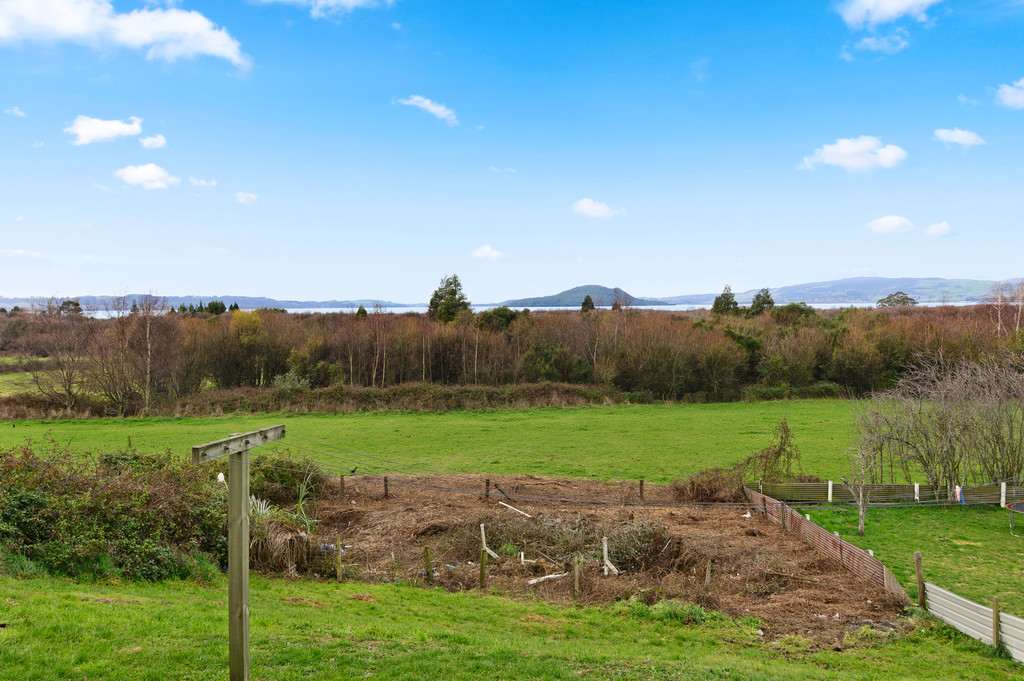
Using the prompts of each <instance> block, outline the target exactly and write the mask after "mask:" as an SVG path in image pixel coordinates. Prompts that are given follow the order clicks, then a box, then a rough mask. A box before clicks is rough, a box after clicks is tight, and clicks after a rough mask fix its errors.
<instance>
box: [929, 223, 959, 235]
mask: <svg viewBox="0 0 1024 681" xmlns="http://www.w3.org/2000/svg"><path fill="white" fill-rule="evenodd" d="M925 231H926V232H928V236H945V235H947V234H949V233H950V232H952V231H953V228H952V227H950V226H949V223H948V222H936V223H935V224H934V225H929V226H928V229H926V230H925Z"/></svg>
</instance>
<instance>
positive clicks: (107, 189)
mask: <svg viewBox="0 0 1024 681" xmlns="http://www.w3.org/2000/svg"><path fill="white" fill-rule="evenodd" d="M92 186H93V189H99V190H100V191H101V192H106V193H108V194H116V193H117V192H115V191H114V190H113V189H111V188H110V187H104V186H103V185H102V184H100V183H99V182H93V183H92Z"/></svg>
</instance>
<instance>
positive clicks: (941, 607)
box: [924, 582, 1024, 662]
mask: <svg viewBox="0 0 1024 681" xmlns="http://www.w3.org/2000/svg"><path fill="white" fill-rule="evenodd" d="M924 589H925V597H926V598H927V599H928V612H930V613H931V614H933V615H935V616H936V617H938V618H939V619H940V620H942V621H943V622H945V623H946V624H948V625H950V626H951V627H953V628H954V629H958V630H960V631H962V632H963V633H965V634H967V635H968V636H970V637H971V638H976V639H978V640H979V641H981V642H983V643H987V644H989V645H992V608H988V607H985V606H984V605H981V604H979V603H975V602H974V601H972V600H968V599H966V598H964V597H963V596H959V595H957V594H955V593H953V592H952V591H949V590H947V589H943V588H942V587H940V586H935V585H934V584H932V583H931V582H925V583H924ZM999 639H1000V641H1001V642H1002V644H1003V645H1004V646H1006V649H1007V650H1008V651H1009V652H1010V655H1012V656H1013V659H1015V660H1017V661H1018V662H1024V619H1021V618H1020V617H1016V616H1014V615H1009V614H1007V613H1005V612H1000V613H999Z"/></svg>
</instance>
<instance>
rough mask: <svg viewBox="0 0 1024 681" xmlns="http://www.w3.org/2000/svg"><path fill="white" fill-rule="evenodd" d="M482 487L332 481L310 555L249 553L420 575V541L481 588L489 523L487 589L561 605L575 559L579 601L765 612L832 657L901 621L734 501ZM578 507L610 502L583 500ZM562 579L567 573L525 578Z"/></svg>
mask: <svg viewBox="0 0 1024 681" xmlns="http://www.w3.org/2000/svg"><path fill="white" fill-rule="evenodd" d="M499 488H500V491H499ZM484 489H485V479H484V478H483V477H482V476H468V475H463V476H445V477H444V478H432V477H402V478H397V477H391V478H390V479H389V498H388V499H385V498H384V486H383V479H382V478H379V477H375V476H373V477H371V476H365V477H363V476H354V477H347V478H346V479H345V481H344V487H343V488H342V486H341V484H340V483H339V481H337V479H335V481H334V482H332V488H331V489H330V490H329V491H328V493H327V494H326V495H325V497H324V498H323V499H322V501H321V502H320V507H319V517H320V524H319V526H318V528H317V539H316V540H315V541H314V544H315V545H316V546H317V547H318V548H316V549H314V553H315V554H319V555H314V556H313V557H312V558H297V557H296V555H295V553H294V552H292V553H288V552H282V551H280V550H279V551H277V552H276V553H275V552H274V551H273V550H271V546H270V545H271V543H273V542H269V541H268V542H267V543H265V544H264V545H263V547H262V549H263V550H262V551H261V550H260V548H259V547H257V550H256V551H255V552H254V557H255V558H256V560H257V561H258V562H259V561H260V560H262V561H264V562H265V565H266V566H267V567H273V568H275V569H281V568H282V565H281V561H282V560H284V561H285V562H286V563H287V562H289V561H292V560H298V561H303V560H309V562H308V564H307V565H306V569H308V570H309V571H313V572H318V573H319V574H320V575H321V576H326V575H333V574H334V572H335V570H336V567H335V565H336V564H335V558H334V556H333V555H332V550H331V549H328V548H326V547H321V544H325V543H328V541H329V540H331V539H333V538H335V537H340V538H341V541H342V542H343V543H344V544H345V545H346V549H345V552H344V553H343V554H342V556H341V563H342V566H341V570H340V572H341V575H342V576H343V578H352V579H359V580H365V581H371V582H372V581H381V582H388V581H404V580H411V581H421V580H422V581H425V577H426V575H425V568H424V547H429V548H430V552H431V561H432V566H433V569H434V573H435V574H434V575H433V581H434V582H435V583H436V584H438V585H441V586H443V587H445V588H447V589H449V590H453V591H458V590H464V589H477V588H479V569H480V568H479V560H480V551H481V541H480V525H481V524H484V526H485V529H486V532H487V543H488V546H489V548H491V549H492V550H494V551H495V552H496V553H498V555H499V559H497V560H495V559H493V558H491V559H489V561H488V565H487V586H488V589H489V590H490V591H491V592H492V593H497V594H505V595H509V596H512V597H515V598H540V599H545V600H549V601H552V602H556V603H566V602H570V601H572V600H574V594H573V590H574V575H573V566H572V563H573V561H574V559H575V560H577V561H578V562H579V564H580V584H579V592H578V594H577V595H576V596H575V600H577V601H578V602H581V603H584V604H595V603H600V602H610V601H616V600H624V599H630V598H635V599H638V600H642V601H644V602H645V603H646V604H648V605H651V604H653V603H655V602H657V601H660V600H664V599H680V600H682V601H686V602H691V603H697V604H699V605H701V606H703V607H704V608H707V609H708V610H717V611H720V612H724V613H726V614H728V615H730V616H733V617H738V618H742V617H757V618H760V619H761V620H762V621H763V623H764V624H763V627H762V630H763V632H764V635H765V637H766V638H767V639H769V640H771V639H777V638H780V637H784V636H791V635H795V636H800V637H803V638H805V639H808V640H809V641H811V642H813V645H814V647H819V648H820V647H827V648H835V649H839V648H841V647H843V645H844V638H845V635H846V634H848V633H851V632H859V631H861V630H862V629H863V628H864V627H869V628H871V629H874V630H875V631H877V632H891V631H893V630H895V628H896V627H897V626H899V625H897V624H896V621H897V618H898V616H899V614H900V612H901V611H902V607H901V605H900V604H898V603H896V602H894V601H893V600H892V599H891V598H890V597H889V596H888V595H887V594H885V592H883V591H882V590H880V589H878V588H877V587H875V586H874V585H871V584H869V583H866V582H864V581H862V580H860V579H859V578H858V577H855V576H854V575H852V574H851V573H849V572H847V571H845V570H844V569H843V568H842V567H841V566H839V565H838V564H837V563H835V562H834V561H832V560H831V559H828V558H826V557H824V556H821V555H819V554H817V553H816V552H815V551H814V550H813V549H812V548H810V547H809V546H807V545H806V544H804V543H803V542H802V541H800V540H799V539H798V538H796V537H794V536H792V535H790V534H788V533H786V532H784V531H783V530H782V529H781V528H779V527H777V526H776V525H774V524H772V523H771V522H769V521H767V520H764V519H762V518H761V517H760V516H759V515H758V514H757V513H751V514H750V515H751V517H746V513H747V511H746V509H745V508H742V507H730V508H726V509H725V510H722V509H714V510H712V509H710V508H708V507H704V506H697V505H694V506H688V507H680V506H675V507H668V506H663V507H658V506H653V507H652V506H649V505H648V506H640V505H638V504H637V502H638V501H639V489H638V485H637V483H635V482H627V483H614V482H612V483H601V482H590V481H582V480H562V479H550V478H538V477H534V476H523V477H514V476H507V477H501V478H492V479H491V494H490V497H489V498H485V496H484ZM471 490H479V493H476V494H474V493H472V491H471ZM467 492H468V493H467ZM671 498H672V491H671V489H670V488H669V487H667V486H654V485H648V486H647V487H646V489H645V500H646V501H647V502H648V503H650V502H652V501H653V502H655V503H657V502H659V501H660V502H669V500H670V499H671ZM584 499H585V500H591V501H596V500H606V501H608V502H610V503H607V504H603V505H596V504H589V505H583V504H582V503H581V501H582V500H584ZM499 501H501V502H505V503H507V504H509V505H512V506H514V507H515V508H516V509H519V510H520V511H523V512H525V513H527V514H529V515H530V516H533V517H532V518H527V517H526V516H524V515H522V514H520V513H517V512H516V511H514V510H511V509H509V508H507V507H505V506H502V505H501V504H499ZM604 536H607V537H609V552H610V554H611V561H612V563H613V564H616V566H617V567H619V568H620V569H621V570H622V574H620V575H619V576H608V577H606V576H604V570H603V565H602V563H603V561H602V557H601V538H602V537H604ZM276 539H277V541H276V543H275V544H274V546H276V547H278V549H280V547H282V546H284V545H285V544H286V543H287V542H285V541H283V540H285V539H287V538H286V537H280V536H279V537H277V538H276ZM294 545H296V546H297V545H299V543H298V542H297V541H296V542H295V544H294ZM520 552H521V553H522V554H523V556H522V558H521V557H520ZM522 559H525V562H523V560H522ZM532 561H536V562H532ZM709 561H710V564H711V578H710V584H709V585H708V587H707V589H706V590H705V579H706V575H707V566H708V563H709ZM284 568H285V569H286V570H287V566H284ZM563 572H565V573H568V574H567V575H566V576H564V577H561V578H558V579H552V580H548V581H544V582H542V583H539V584H536V585H534V586H530V585H528V584H527V582H528V580H530V579H534V578H537V577H541V576H545V575H553V574H559V573H563Z"/></svg>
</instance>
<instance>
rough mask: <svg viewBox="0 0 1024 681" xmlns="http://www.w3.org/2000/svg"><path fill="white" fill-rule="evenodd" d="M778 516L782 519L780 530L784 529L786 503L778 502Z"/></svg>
mask: <svg viewBox="0 0 1024 681" xmlns="http://www.w3.org/2000/svg"><path fill="white" fill-rule="evenodd" d="M779 515H780V516H781V517H782V529H783V530H785V529H786V502H785V501H780V502H779Z"/></svg>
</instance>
